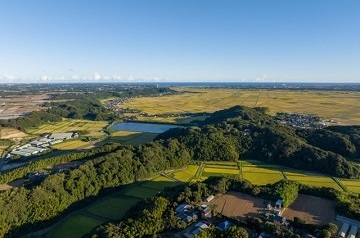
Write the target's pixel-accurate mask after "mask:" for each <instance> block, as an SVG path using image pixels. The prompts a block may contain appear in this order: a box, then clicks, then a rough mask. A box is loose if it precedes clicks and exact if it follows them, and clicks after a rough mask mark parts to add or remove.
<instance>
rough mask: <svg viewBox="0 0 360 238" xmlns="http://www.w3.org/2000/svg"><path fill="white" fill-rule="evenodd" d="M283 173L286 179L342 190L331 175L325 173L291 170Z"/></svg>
mask: <svg viewBox="0 0 360 238" xmlns="http://www.w3.org/2000/svg"><path fill="white" fill-rule="evenodd" d="M284 173H285V175H286V177H287V179H288V180H293V181H297V182H299V183H302V184H305V185H308V186H314V187H328V188H333V189H336V190H339V191H341V190H342V189H341V187H340V186H339V185H338V184H337V183H336V182H335V181H334V180H333V179H332V178H331V177H328V176H325V175H324V176H323V175H317V174H312V173H306V172H299V171H293V170H286V171H285V172H284Z"/></svg>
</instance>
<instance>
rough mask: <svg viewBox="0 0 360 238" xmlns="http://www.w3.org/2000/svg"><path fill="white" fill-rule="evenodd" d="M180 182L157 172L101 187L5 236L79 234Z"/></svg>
mask: <svg viewBox="0 0 360 238" xmlns="http://www.w3.org/2000/svg"><path fill="white" fill-rule="evenodd" d="M179 184H181V182H179V181H175V180H174V181H172V180H171V179H169V178H166V177H163V176H159V177H156V178H154V179H153V180H147V181H141V182H135V183H132V184H128V185H122V186H119V187H116V188H107V189H102V190H101V191H100V192H99V194H100V195H98V196H92V197H88V198H86V199H84V200H82V201H78V202H76V203H74V204H72V205H71V206H70V207H69V208H68V209H66V210H65V211H63V212H62V213H60V214H59V215H58V216H56V217H54V218H51V219H48V220H46V221H41V222H38V223H35V224H25V225H23V226H20V227H17V228H14V229H12V230H11V231H10V232H9V233H8V234H7V235H6V236H5V237H22V238H30V237H48V238H57V237H67V238H72V237H82V236H84V235H86V234H88V233H89V232H91V231H92V230H93V229H94V228H96V227H97V226H98V225H100V224H103V223H106V222H111V221H113V222H114V221H120V220H123V219H126V217H128V216H129V215H131V214H132V213H133V209H134V207H135V206H137V205H141V202H142V201H144V200H145V199H148V198H151V197H154V196H158V195H160V194H161V192H162V191H163V190H164V189H165V188H167V187H174V186H176V185H179ZM167 193H169V191H168V192H167ZM139 203H140V204H139Z"/></svg>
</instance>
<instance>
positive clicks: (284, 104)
mask: <svg viewBox="0 0 360 238" xmlns="http://www.w3.org/2000/svg"><path fill="white" fill-rule="evenodd" d="M177 90H178V91H186V93H184V94H180V95H171V96H164V97H143V98H134V99H131V100H129V101H128V102H126V103H125V104H123V105H121V107H123V108H132V109H138V110H141V111H142V112H146V113H149V114H164V113H187V112H190V113H200V112H214V111H217V110H220V109H224V108H229V107H231V106H235V105H244V106H249V107H268V108H269V110H270V114H275V113H276V112H289V113H290V112H294V113H309V114H314V113H315V114H316V115H317V116H320V117H323V118H329V119H333V120H336V121H339V122H340V123H341V124H344V125H350V124H360V93H359V92H334V91H332V92H327V91H306V90H303V91H289V90H258V89H257V90H242V89H194V88H178V89H177ZM149 118H150V117H149ZM142 120H145V119H144V118H143V119H142ZM156 120H158V121H160V120H161V119H159V118H158V119H156ZM173 120H175V119H173ZM168 121H169V119H168Z"/></svg>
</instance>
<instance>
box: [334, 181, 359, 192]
mask: <svg viewBox="0 0 360 238" xmlns="http://www.w3.org/2000/svg"><path fill="white" fill-rule="evenodd" d="M339 180H340V182H341V184H342V185H343V186H345V187H346V188H347V189H348V190H349V191H350V192H353V193H360V180H355V179H354V180H350V179H339Z"/></svg>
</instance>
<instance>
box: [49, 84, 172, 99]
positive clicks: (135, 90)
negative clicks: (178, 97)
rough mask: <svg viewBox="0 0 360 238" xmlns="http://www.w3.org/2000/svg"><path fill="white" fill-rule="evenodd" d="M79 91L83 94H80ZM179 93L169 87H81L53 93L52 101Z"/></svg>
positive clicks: (113, 85)
mask: <svg viewBox="0 0 360 238" xmlns="http://www.w3.org/2000/svg"><path fill="white" fill-rule="evenodd" d="M78 91H80V92H82V93H79V92H78ZM178 93H179V92H177V91H174V90H172V89H170V88H167V87H155V86H145V85H142V86H141V87H136V86H123V85H116V84H112V85H97V86H96V87H94V86H89V87H84V85H81V86H80V87H79V88H74V89H73V90H71V91H69V92H67V93H52V94H51V99H55V100H64V99H84V98H88V97H92V98H98V99H103V98H111V97H119V98H134V97H152V96H160V95H171V94H178Z"/></svg>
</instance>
